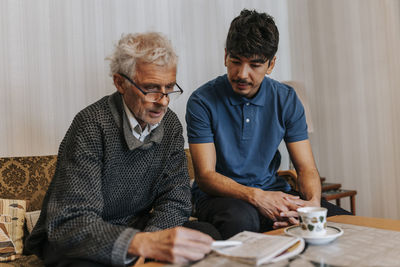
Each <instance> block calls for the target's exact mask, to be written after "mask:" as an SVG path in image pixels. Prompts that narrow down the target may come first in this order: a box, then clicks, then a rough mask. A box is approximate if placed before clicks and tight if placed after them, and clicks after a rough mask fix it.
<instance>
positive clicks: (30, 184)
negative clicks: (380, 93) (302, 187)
mask: <svg viewBox="0 0 400 267" xmlns="http://www.w3.org/2000/svg"><path fill="white" fill-rule="evenodd" d="M185 152H186V156H187V159H188V170H189V175H190V178H191V179H192V180H193V179H194V169H193V163H192V158H191V155H190V152H189V150H188V149H185ZM56 162H57V156H56V155H50V156H33V157H7V158H0V199H19V200H26V212H27V213H29V212H33V211H37V210H40V209H41V207H42V201H43V198H44V196H45V194H46V191H47V188H48V186H49V184H50V181H51V179H52V178H53V175H54V172H55V168H56ZM287 178H290V176H288V177H287ZM291 183H294V181H291ZM293 185H294V184H293ZM28 234H29V232H28V229H27V227H26V225H25V237H26V236H27V235H28ZM0 266H1V267H7V266H17V267H22V266H23V267H25V266H29V267H36V266H37V267H41V266H44V265H43V263H42V261H41V260H40V259H39V258H38V257H37V256H36V255H28V254H26V252H24V253H23V255H22V256H21V257H19V258H17V259H15V260H13V261H8V262H0Z"/></svg>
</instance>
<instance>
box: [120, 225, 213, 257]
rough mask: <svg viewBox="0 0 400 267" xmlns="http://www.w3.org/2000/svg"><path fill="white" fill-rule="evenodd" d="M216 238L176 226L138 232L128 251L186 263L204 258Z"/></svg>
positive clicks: (138, 254)
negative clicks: (155, 230)
mask: <svg viewBox="0 0 400 267" xmlns="http://www.w3.org/2000/svg"><path fill="white" fill-rule="evenodd" d="M213 241H214V240H213V239H212V238H211V237H210V236H208V235H206V234H203V233H201V232H199V231H196V230H192V229H188V228H184V227H175V228H171V229H166V230H162V231H157V232H142V233H137V234H136V235H135V237H134V238H133V240H132V242H131V244H130V247H129V250H128V253H129V254H130V255H136V256H142V257H145V258H150V259H155V260H159V261H164V262H173V263H186V262H189V261H197V260H200V259H202V258H203V257H204V256H205V255H206V254H207V253H209V252H210V251H211V243H212V242H213Z"/></svg>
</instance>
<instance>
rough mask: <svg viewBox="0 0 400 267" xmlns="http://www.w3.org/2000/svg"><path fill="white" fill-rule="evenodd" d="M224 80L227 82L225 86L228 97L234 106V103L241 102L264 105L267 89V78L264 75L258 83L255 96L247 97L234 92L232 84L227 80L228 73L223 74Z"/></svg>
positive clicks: (238, 103) (239, 103)
mask: <svg viewBox="0 0 400 267" xmlns="http://www.w3.org/2000/svg"><path fill="white" fill-rule="evenodd" d="M225 82H226V83H227V85H228V86H227V88H228V99H229V102H230V103H231V105H233V106H236V105H241V104H246V103H250V104H253V105H256V106H264V105H265V100H266V97H267V90H268V86H267V83H268V79H267V78H266V77H265V78H264V80H263V81H262V83H261V85H260V90H258V92H257V94H256V96H255V97H253V98H251V99H249V98H246V97H243V96H240V95H238V94H236V93H235V92H234V91H233V89H232V85H231V83H230V82H229V80H228V75H226V74H225Z"/></svg>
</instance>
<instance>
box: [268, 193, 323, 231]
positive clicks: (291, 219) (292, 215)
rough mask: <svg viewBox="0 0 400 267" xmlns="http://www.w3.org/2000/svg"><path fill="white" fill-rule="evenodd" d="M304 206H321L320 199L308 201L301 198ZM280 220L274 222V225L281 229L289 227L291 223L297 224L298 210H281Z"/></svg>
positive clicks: (275, 227)
mask: <svg viewBox="0 0 400 267" xmlns="http://www.w3.org/2000/svg"><path fill="white" fill-rule="evenodd" d="M300 201H301V203H302V205H301V206H302V207H319V206H320V204H319V202H318V201H307V200H301V199H300ZM296 203H298V202H297V201H296ZM279 215H280V218H281V220H280V221H276V222H274V225H273V226H272V227H273V228H274V229H279V228H283V227H288V226H290V225H296V224H299V219H298V218H299V215H298V213H297V211H294V210H290V211H286V212H281V213H280V214H279Z"/></svg>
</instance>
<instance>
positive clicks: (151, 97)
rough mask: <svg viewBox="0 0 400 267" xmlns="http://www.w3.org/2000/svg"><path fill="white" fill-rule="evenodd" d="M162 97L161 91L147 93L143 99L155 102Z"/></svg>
mask: <svg viewBox="0 0 400 267" xmlns="http://www.w3.org/2000/svg"><path fill="white" fill-rule="evenodd" d="M162 97H163V94H161V93H147V94H146V95H145V97H144V99H145V100H146V101H148V102H157V101H158V100H160V99H161V98H162Z"/></svg>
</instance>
